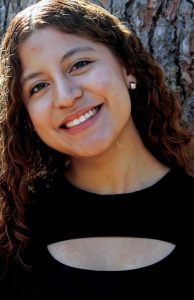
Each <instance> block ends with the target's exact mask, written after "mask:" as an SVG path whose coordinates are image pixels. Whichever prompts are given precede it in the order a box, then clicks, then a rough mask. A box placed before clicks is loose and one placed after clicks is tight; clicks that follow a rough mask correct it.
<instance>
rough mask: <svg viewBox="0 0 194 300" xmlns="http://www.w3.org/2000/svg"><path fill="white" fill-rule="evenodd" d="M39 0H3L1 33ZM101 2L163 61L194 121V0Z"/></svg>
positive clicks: (0, 0)
mask: <svg viewBox="0 0 194 300" xmlns="http://www.w3.org/2000/svg"><path fill="white" fill-rule="evenodd" d="M91 1H92V2H94V3H98V4H99V3H100V2H99V1H95V0H91ZM36 2H38V0H0V34H1V36H2V35H3V33H4V32H5V30H6V27H7V24H8V23H9V21H10V19H11V18H12V17H13V16H14V15H15V14H16V13H17V12H18V11H20V10H22V9H23V8H25V7H26V6H28V5H30V4H32V3H36ZM101 4H102V5H103V7H104V8H106V9H107V10H109V11H110V12H111V13H113V14H114V15H116V16H118V17H119V18H120V19H121V20H123V21H126V22H127V23H128V25H129V27H131V28H132V29H133V30H134V31H135V32H136V33H137V35H138V36H139V37H140V38H141V40H142V41H143V43H144V45H145V46H146V47H147V48H148V50H149V51H150V52H151V53H152V54H153V55H154V56H155V58H156V59H157V60H158V61H159V62H160V63H161V64H162V65H163V67H164V69H165V71H166V74H167V81H168V83H169V84H170V86H171V87H172V89H173V90H174V91H176V92H177V93H178V94H179V95H180V97H181V101H182V104H183V108H184V114H183V118H184V119H185V120H186V121H187V122H192V123H193V122H194V89H193V87H194V16H193V14H194V0H101Z"/></svg>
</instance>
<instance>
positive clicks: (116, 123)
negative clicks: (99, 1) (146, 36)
mask: <svg viewBox="0 0 194 300" xmlns="http://www.w3.org/2000/svg"><path fill="white" fill-rule="evenodd" d="M0 94H1V102H0V103H1V119H0V120H1V123H0V124H1V153H2V154H1V156H2V158H1V177H0V178H1V181H0V182H1V185H0V191H1V227H0V228H1V229H0V236H1V242H0V243H1V244H0V251H1V257H2V259H1V265H2V267H1V270H2V272H1V273H2V283H1V289H2V293H3V292H4V293H5V295H6V296H8V295H14V297H15V298H16V299H36V298H39V297H41V299H51V298H52V299H53V297H55V298H57V299H65V297H66V298H67V299H82V298H83V297H89V298H90V299H112V298H114V299H125V298H126V299H129V297H132V299H136V298H137V299H140V297H142V296H149V297H151V298H154V299H156V298H157V297H158V294H160V295H161V296H163V297H166V296H167V295H168V296H176V295H180V294H181V293H184V297H185V296H186V294H187V292H188V293H191V292H192V290H191V285H190V279H189V277H188V271H189V268H190V267H191V264H192V263H193V255H191V250H192V249H191V245H190V244H191V236H192V235H191V234H192V232H191V231H192V228H193V227H192V226H193V222H192V221H191V220H192V218H191V208H190V206H191V203H190V200H189V194H192V192H194V184H193V182H194V180H193V176H194V169H193V158H192V147H191V145H192V140H193V136H192V134H191V132H190V131H189V129H188V128H187V127H186V126H185V125H184V124H183V122H182V119H181V107H180V104H179V103H180V102H179V100H178V99H177V98H176V97H175V95H173V93H172V92H171V91H170V90H169V88H168V87H167V86H166V85H165V75H164V74H163V71H162V69H161V67H160V66H159V65H158V64H157V63H156V62H155V61H154V59H153V58H152V57H151V55H150V54H148V53H147V51H146V50H145V49H144V47H143V45H142V43H141V42H140V40H139V39H138V38H137V37H136V36H135V34H134V33H132V32H131V31H130V30H129V29H128V28H127V27H125V26H124V25H123V24H122V23H121V22H120V21H119V20H118V19H117V18H116V17H114V16H112V15H111V14H110V13H108V12H107V11H105V10H104V9H103V8H101V7H98V6H96V5H94V4H91V3H88V2H86V1H84V0H81V1H80V0H79V1H78V0H72V1H71V0H70V1H68V0H60V1H59V0H50V1H40V2H38V3H37V4H35V5H32V6H31V7H28V8H27V9H25V10H24V11H22V12H21V13H19V14H18V15H17V16H16V17H15V18H14V19H13V20H12V22H11V24H10V25H9V27H8V30H7V33H6V35H5V38H4V40H3V43H2V51H1V93H0ZM178 197H180V199H181V200H178ZM183 218H184V222H182V221H181V219H183ZM184 279H187V283H186V284H184Z"/></svg>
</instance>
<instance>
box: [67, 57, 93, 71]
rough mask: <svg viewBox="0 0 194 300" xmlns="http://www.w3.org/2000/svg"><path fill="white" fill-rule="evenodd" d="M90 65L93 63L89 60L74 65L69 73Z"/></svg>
mask: <svg viewBox="0 0 194 300" xmlns="http://www.w3.org/2000/svg"><path fill="white" fill-rule="evenodd" d="M90 63H91V61H89V60H80V61H78V62H76V63H75V64H74V65H73V67H72V68H71V69H70V72H69V73H71V72H73V71H76V70H78V69H81V68H84V67H85V66H87V65H88V64H90ZM80 65H81V66H80Z"/></svg>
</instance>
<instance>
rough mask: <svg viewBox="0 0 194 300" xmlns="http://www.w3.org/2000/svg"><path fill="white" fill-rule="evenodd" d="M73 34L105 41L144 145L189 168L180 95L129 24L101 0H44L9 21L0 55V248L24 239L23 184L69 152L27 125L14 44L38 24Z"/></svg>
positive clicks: (10, 249)
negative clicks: (125, 77) (127, 79)
mask: <svg viewBox="0 0 194 300" xmlns="http://www.w3.org/2000/svg"><path fill="white" fill-rule="evenodd" d="M46 26H54V27H55V28H57V29H58V30H60V31H62V32H65V33H70V34H79V36H83V37H86V38H88V39H91V40H93V41H95V42H98V43H102V44H104V45H106V46H107V47H108V48H109V49H110V50H111V51H112V53H113V54H114V55H115V56H116V57H117V58H119V60H120V62H121V64H123V65H124V66H125V68H126V69H127V71H128V72H129V73H131V74H133V75H134V76H135V77H136V79H137V85H138V89H136V90H134V91H132V92H131V99H132V116H133V119H134V122H135V125H136V127H137V129H138V131H139V134H140V135H141V137H142V140H143V142H144V144H145V146H146V147H147V148H148V149H149V150H150V151H151V152H152V153H153V154H154V155H155V157H157V158H158V159H159V160H160V161H161V162H163V163H165V164H166V165H168V166H169V167H178V168H181V169H183V170H184V171H185V172H186V173H189V174H191V175H194V170H193V165H192V163H191V162H192V161H193V160H192V151H191V146H190V145H191V141H192V134H191V132H190V131H189V129H188V128H187V126H186V124H184V123H183V121H182V111H181V104H180V101H179V100H178V99H177V97H176V95H174V94H173V92H172V91H171V90H170V89H169V88H168V87H167V86H166V83H165V81H166V80H165V75H164V72H163V70H162V68H161V67H160V65H159V64H158V63H157V62H156V61H155V60H154V58H153V57H152V56H151V55H150V54H149V53H148V52H147V50H146V49H145V47H144V46H143V44H142V42H141V41H140V39H139V38H138V37H137V36H136V35H135V33H134V32H132V31H130V29H129V28H128V27H127V25H125V24H124V23H123V22H121V21H120V20H119V19H118V18H117V17H115V16H113V15H111V14H110V13H109V12H108V11H106V10H105V9H103V8H102V7H100V6H96V5H95V4H92V3H90V2H87V1H85V0H50V1H49V0H48V1H47V0H43V1H40V2H38V3H37V4H34V5H32V6H30V7H28V8H26V9H25V10H23V11H22V12H20V13H18V14H17V15H16V16H15V17H14V18H13V20H12V22H11V23H10V25H9V27H8V29H7V32H6V34H5V37H4V39H3V42H2V47H1V57H0V75H1V77H0V150H1V165H0V254H1V255H2V256H4V257H9V256H10V255H12V254H13V253H18V251H19V249H21V248H23V247H25V245H26V243H27V241H28V231H27V226H26V220H25V211H26V204H27V202H28V198H29V187H30V184H31V183H32V182H34V181H35V180H36V179H37V178H39V177H40V176H52V174H53V172H54V170H55V168H58V167H59V166H60V165H61V164H64V161H68V159H69V158H68V157H66V156H65V155H61V154H60V153H58V152H57V151H54V150H53V149H51V148H49V147H48V146H47V145H45V144H44V143H43V142H42V141H41V140H40V139H39V137H38V136H37V134H36V133H35V132H33V130H32V129H31V126H30V123H29V116H28V114H27V111H26V109H25V107H24V104H23V101H22V95H21V90H22V89H21V85H20V80H19V79H20V77H21V71H22V70H21V62H20V58H19V55H18V47H19V45H20V44H21V43H22V42H23V41H24V40H25V39H27V38H28V36H29V35H30V34H31V33H32V32H33V31H34V30H38V29H39V28H44V27H46Z"/></svg>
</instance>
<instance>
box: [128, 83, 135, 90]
mask: <svg viewBox="0 0 194 300" xmlns="http://www.w3.org/2000/svg"><path fill="white" fill-rule="evenodd" d="M129 87H130V90H135V89H136V87H137V85H136V83H135V82H133V81H132V82H130V83H129Z"/></svg>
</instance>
